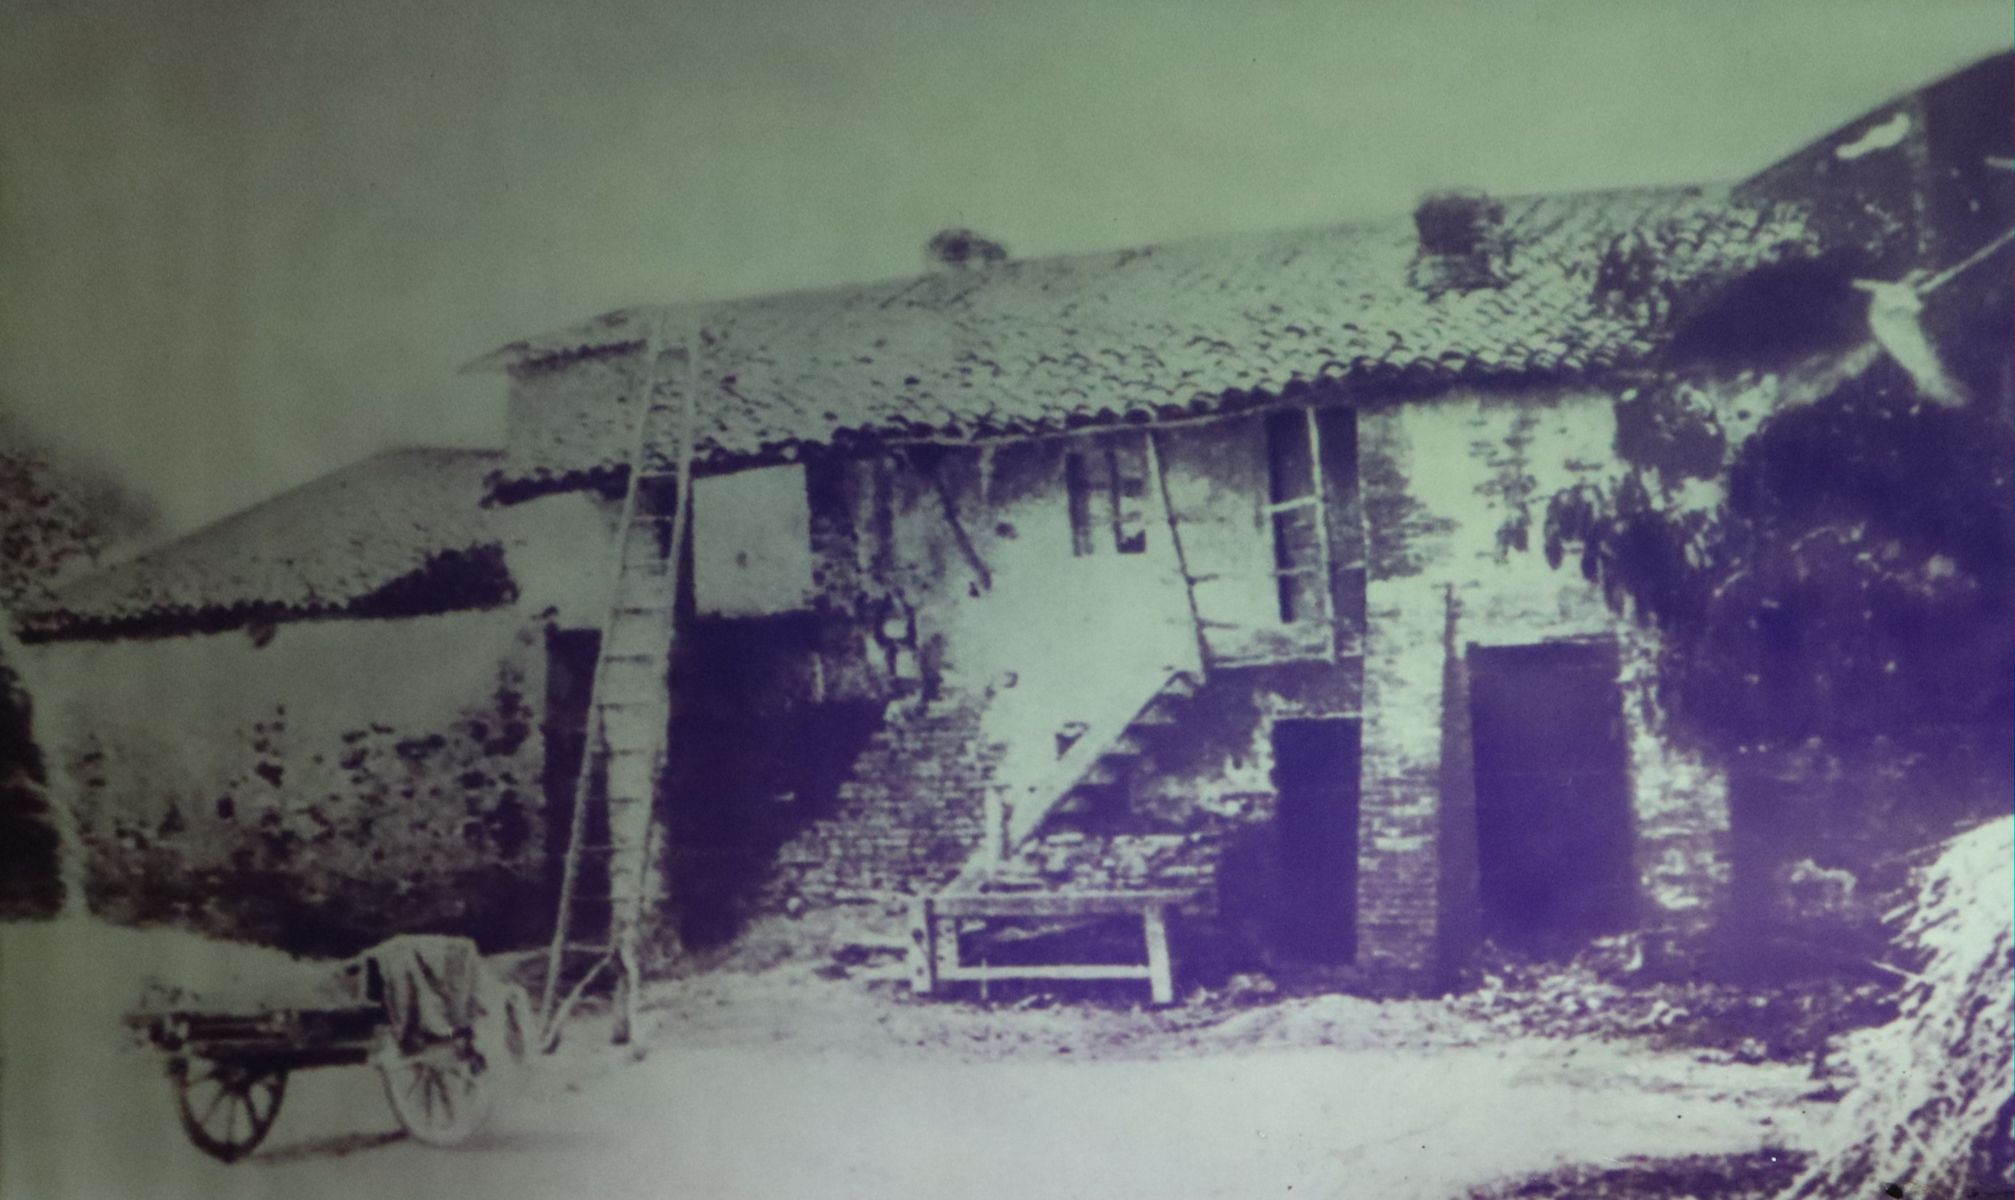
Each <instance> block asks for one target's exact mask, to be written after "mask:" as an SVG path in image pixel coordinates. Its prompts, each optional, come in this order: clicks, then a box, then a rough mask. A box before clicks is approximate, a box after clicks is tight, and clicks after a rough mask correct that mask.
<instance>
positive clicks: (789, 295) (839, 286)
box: [457, 180, 1740, 374]
mask: <svg viewBox="0 0 2015 1200" xmlns="http://www.w3.org/2000/svg"><path fill="white" fill-rule="evenodd" d="M1739 182H1740V181H1739V180H1715V181H1709V182H1692V183H1669V184H1635V185H1617V186H1611V187H1600V188H1582V189H1577V190H1574V191H1566V192H1516V193H1510V194H1506V195H1502V196H1493V198H1494V199H1497V200H1501V201H1503V202H1504V203H1506V204H1508V205H1520V206H1523V207H1525V208H1527V209H1530V208H1532V207H1536V206H1538V205H1541V204H1544V203H1546V202H1549V201H1553V202H1562V201H1586V202H1597V201H1601V200H1605V199H1615V198H1619V197H1624V196H1633V197H1643V198H1646V199H1651V198H1667V199H1672V198H1678V197H1681V196H1686V195H1688V194H1694V195H1698V196H1699V197H1701V198H1703V199H1705V198H1707V197H1708V196H1709V195H1710V193H1714V192H1732V191H1733V190H1734V189H1735V187H1736V186H1737V184H1738V183H1739ZM1412 219H1413V211H1412V210H1411V209H1408V210H1405V211H1399V212H1386V213H1382V214H1379V215H1376V216H1364V217H1353V218H1350V219H1348V220H1342V221H1324V222H1311V223H1308V224H1305V225H1287V226H1272V227H1269V228H1265V229H1244V230H1229V231H1223V232H1218V233H1198V234H1187V235H1183V236H1179V237H1171V238H1164V239H1160V240H1157V241H1146V242H1134V243H1131V244H1127V245H1118V246H1106V247H1102V248H1100V249H1096V250H1067V251H1059V252H1058V253H1055V254H1043V255H1037V256H1035V257H1031V258H1009V259H1007V260H1006V261H1004V262H1000V263H995V264H992V265H990V266H986V267H981V268H978V269H976V270H973V271H972V272H971V273H972V274H973V275H975V276H997V275H1001V274H1018V273H1021V272H1023V271H1026V270H1029V269H1032V268H1038V269H1039V268H1042V267H1055V266H1061V265H1069V264H1090V263H1093V262H1096V261H1097V260H1099V259H1101V258H1108V257H1115V256H1117V257H1123V258H1126V259H1127V260H1128V261H1131V260H1132V259H1134V258H1138V257H1144V256H1145V255H1146V254H1151V253H1155V252H1160V251H1165V250H1182V249H1185V248H1190V247H1197V248H1204V247H1209V246H1214V245H1217V246H1222V245H1229V244H1232V243H1235V242H1239V241H1245V240H1253V241H1260V240H1268V239H1291V238H1306V237H1313V236H1319V235H1325V234H1331V235H1333V234H1344V233H1351V232H1359V231H1368V230H1375V229H1379V228H1382V227H1386V226H1392V225H1399V224H1401V223H1403V222H1408V221H1411V220H1412ZM947 274H948V272H947V271H945V270H944V269H942V268H940V269H936V270H926V271H913V272H910V273H908V274H903V275H888V276H883V277H880V278H876V279H857V280H852V281H846V282H836V283H825V284H816V285H811V286H806V287H793V288H781V289H776V290H772V291H764V292H746V293H742V294H738V295H732V296H715V297H707V298H696V299H686V300H672V301H661V302H650V301H647V302H643V303H638V304H628V305H622V306H620V307H617V308H612V309H609V310H607V311H605V312H602V313H598V314H597V315H595V316H592V317H589V318H587V319H585V320H582V321H577V322H574V323H572V324H569V325H563V326H559V327H557V328H552V329H547V330H544V331H542V332H539V333H534V334H529V335H527V336H525V337H521V338H518V339H516V340H515V341H512V342H509V343H507V344H505V345H503V346H499V347H497V348H496V349H494V350H491V351H488V352H486V353H485V354H483V355H481V356H479V357H477V358H475V359H473V360H471V361H470V362H468V363H465V364H464V365H463V366H461V367H460V368H459V369H458V372H457V373H459V374H481V373H485V372H489V371H496V370H502V369H507V368H509V367H511V366H515V365H518V364H520V363H523V362H537V361H540V360H542V359H545V358H552V357H558V356H560V355H562V354H565V353H567V352H568V350H569V349H571V350H583V349H592V348H601V347H610V346H618V345H624V344H627V343H630V342H635V341H640V340H643V333H642V331H641V330H633V329H631V326H633V325H635V324H637V323H639V320H640V318H643V317H646V316H649V317H654V318H658V319H662V318H664V317H666V316H671V315H678V314H693V315H700V314H705V313H708V312H723V313H727V312H733V311H735V310H739V309H743V308H746V307H748V306H751V305H756V304H762V303H774V302H782V301H786V300H810V299H813V298H816V297H819V296H824V295H833V296H838V295H842V294H846V293H859V292H864V291H874V290H878V289H882V288H903V287H913V286H916V285H918V284H920V283H922V282H924V281H926V280H931V279H936V278H941V277H944V276H945V275H947ZM598 326H599V327H602V328H605V329H606V330H608V333H607V335H606V336H604V337H602V338H601V339H600V340H590V339H591V337H592V332H593V331H594V330H595V329H596V327H598ZM576 334H578V336H569V335H576ZM562 338H565V339H566V340H568V341H569V342H570V343H571V345H570V346H569V347H568V349H560V348H557V347H555V348H552V349H549V350H541V349H538V348H537V347H538V344H539V343H541V342H547V341H557V340H560V339H562Z"/></svg>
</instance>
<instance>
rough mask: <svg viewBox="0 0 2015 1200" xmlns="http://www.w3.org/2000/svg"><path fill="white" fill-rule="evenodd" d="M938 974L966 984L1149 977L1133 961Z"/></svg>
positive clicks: (951, 969) (953, 970)
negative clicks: (1027, 980)
mask: <svg viewBox="0 0 2015 1200" xmlns="http://www.w3.org/2000/svg"><path fill="white" fill-rule="evenodd" d="M938 977H939V978H940V979H943V980H944V981H946V982H947V983H968V982H992V981H995V980H1001V979H1150V978H1151V973H1150V968H1148V967H1147V966H1146V965H1144V964H1136V963H1031V964H1027V965H1023V966H1008V967H995V966H965V965H960V966H956V967H947V968H946V969H945V970H944V971H943V972H941V973H940V974H939V976H938ZM1160 1003H1167V1001H1161V1002H1160Z"/></svg>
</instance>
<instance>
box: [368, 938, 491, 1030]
mask: <svg viewBox="0 0 2015 1200" xmlns="http://www.w3.org/2000/svg"><path fill="white" fill-rule="evenodd" d="M360 958H361V959H362V960H363V961H364V963H365V964H367V969H368V970H369V971H370V972H371V973H372V974H373V975H374V976H375V977H376V978H377V980H378V982H379V985H380V987H381V988H382V995H383V998H384V1004H385V1016H386V1020H387V1022H388V1023H389V1025H390V1032H391V1036H392V1042H393V1044H395V1045H397V1046H400V1047H402V1048H404V1049H406V1050H408V1051H411V1050H416V1049H418V1048H419V1047H421V1046H424V1045H426V1044H427V1043H429V1042H437V1041H444V1040H446V1039H448V1038H452V1037H455V1036H456V1035H457V1034H461V1033H473V1034H474V1035H475V1036H476V1038H477V1040H478V1042H479V1043H487V1045H485V1046H484V1047H483V1048H484V1049H485V1050H486V1052H488V1051H489V1050H490V1049H492V1048H494V1049H496V1050H502V1051H504V1052H506V1053H508V1054H509V1055H510V1056H511V1057H513V1058H516V1057H519V1056H520V1055H522V1053H523V1049H522V1046H523V1041H524V1038H525V1036H526V1032H525V1031H526V1029H527V1013H528V1012H529V1010H530V1000H529V998H527V997H526V996H525V993H524V989H522V988H520V987H518V986H516V985H515V984H510V983H506V982H505V981H504V980H502V979H500V978H498V976H497V975H496V973H495V972H493V971H492V970H490V968H489V967H488V966H487V965H486V964H485V963H484V962H483V958H482V955H481V954H480V953H479V952H478V951H477V949H476V943H474V942H472V941H470V940H469V939H468V938H460V937H448V936H445V935H436V934H408V935H405V936H402V937H395V938H392V939H390V940H389V941H385V942H381V943H379V944H378V945H376V946H373V947H372V948H371V949H369V950H366V951H365V952H364V953H363V954H362V955H361V956H360Z"/></svg>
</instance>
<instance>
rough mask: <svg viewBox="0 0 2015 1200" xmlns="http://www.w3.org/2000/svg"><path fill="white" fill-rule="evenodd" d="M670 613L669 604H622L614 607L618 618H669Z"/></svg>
mask: <svg viewBox="0 0 2015 1200" xmlns="http://www.w3.org/2000/svg"><path fill="white" fill-rule="evenodd" d="M671 612H672V606H671V605H669V604H622V605H618V606H617V607H616V615H617V616H619V617H645V616H651V617H655V616H669V615H670V614H671Z"/></svg>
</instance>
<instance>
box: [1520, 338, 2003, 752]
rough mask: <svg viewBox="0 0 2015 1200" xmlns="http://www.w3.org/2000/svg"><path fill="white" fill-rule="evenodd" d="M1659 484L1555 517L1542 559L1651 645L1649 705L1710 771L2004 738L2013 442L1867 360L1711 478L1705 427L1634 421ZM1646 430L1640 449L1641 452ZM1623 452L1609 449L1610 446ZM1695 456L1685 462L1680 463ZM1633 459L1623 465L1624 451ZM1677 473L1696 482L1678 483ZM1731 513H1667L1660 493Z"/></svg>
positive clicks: (1647, 415)
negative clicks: (1567, 571)
mask: <svg viewBox="0 0 2015 1200" xmlns="http://www.w3.org/2000/svg"><path fill="white" fill-rule="evenodd" d="M1640 403H1642V404H1643V405H1644V406H1645V407H1644V409H1643V410H1642V411H1640V412H1639V413H1638V414H1637V415H1636V416H1635V417H1634V418H1633V421H1631V422H1624V421H1620V422H1619V427H1620V428H1621V429H1622V430H1623V438H1627V437H1629V436H1632V435H1633V433H1635V434H1637V435H1643V436H1651V437H1653V438H1654V439H1656V440H1659V441H1660V444H1661V445H1662V447H1663V448H1664V449H1665V451H1666V454H1665V458H1666V460H1667V462H1666V465H1665V467H1664V469H1657V468H1649V467H1638V468H1636V469H1633V470H1632V471H1631V472H1629V473H1628V474H1627V475H1626V476H1625V477H1624V478H1623V479H1622V481H1621V482H1620V484H1619V485H1618V486H1616V487H1615V488H1614V489H1613V490H1611V491H1607V492H1602V491H1596V490H1593V489H1587V488H1583V489H1577V490H1574V491H1570V492H1565V493H1562V494H1560V495H1558V496H1555V497H1554V498H1553V499H1552V501H1551V503H1550V504H1549V508H1548V513H1547V520H1546V534H1545V544H1546V552H1547V555H1548V557H1549V559H1551V560H1552V561H1553V562H1554V563H1555V565H1559V564H1560V563H1562V562H1564V561H1566V559H1567V558H1568V557H1569V556H1570V555H1572V556H1575V557H1577V558H1578V560H1579V564H1580V567H1581V570H1582V571H1583V573H1584V574H1585V575H1587V576H1588V577H1589V578H1590V579H1591V580H1594V581H1596V582H1597V583H1599V584H1600V585H1601V586H1602V588H1603V589H1604V592H1605V594H1606V595H1607V596H1608V597H1609V599H1610V600H1611V602H1612V604H1614V605H1615V606H1616V607H1618V608H1619V609H1627V610H1628V611H1630V612H1631V613H1632V614H1634V615H1635V616H1636V617H1637V618H1638V619H1639V620H1642V621H1644V622H1647V623H1649V624H1652V625H1654V626H1656V627H1657V628H1658V629H1659V631H1660V632H1661V633H1662V635H1663V636H1662V639H1661V645H1662V650H1661V661H1660V663H1659V689H1660V699H1661V701H1662V703H1663V706H1664V707H1665V709H1666V711H1667V712H1668V713H1669V714H1670V715H1671V717H1672V718H1673V719H1674V725H1675V729H1676V731H1678V732H1679V733H1681V734H1682V735H1685V736H1688V737H1690V738H1691V739H1692V740H1693V741H1695V742H1696V743H1697V744H1698V745H1700V746H1702V747H1704V748H1705V749H1707V750H1709V751H1710V752H1713V753H1716V754H1718V755H1721V756H1724V757H1726V756H1730V755H1734V754H1751V755H1771V754H1783V753H1787V752H1791V751H1795V750H1797V749H1799V748H1800V747H1806V746H1811V745H1827V746H1831V747H1835V748H1857V747H1858V748H1865V747H1891V748H1894V747H1916V748H1918V749H1922V750H1927V751H1928V752H1931V753H1934V754H1935V753H1939V752H1941V749H1942V748H1944V747H1949V746H1950V745H1952V744H1953V743H1954V739H1955V738H1958V739H1969V738H1970V739H1973V740H1975V741H1976V742H1977V741H1980V740H1981V739H1984V740H1985V741H1986V742H1989V743H1992V744H1995V745H1998V746H2001V747H2002V748H2003V749H2004V750H2005V747H2006V745H2007V742H2008V741H2009V736H2008V735H2009V731H2010V730H2011V729H2015V689H2011V681H2015V480H2011V474H2015V429H2011V428H2010V426H2009V424H2008V422H2007V420H2006V419H2005V417H2003V416H2002V415H2001V414H1999V413H1996V412H1994V411H1992V410H1991V409H1990V407H1989V406H1987V405H1985V404H1979V403H1973V404H1962V405H1958V406H1950V405H1947V404H1941V403H1936V402H1932V401H1930V400H1927V398H1926V397H1924V396H1922V395H1920V394H1919V392H1918V389H1917V384H1916V382H1915V381H1914V380H1913V378H1912V377H1911V376H1910V375H1909V374H1907V373H1906V372H1905V371H1903V370H1902V369H1900V368H1899V367H1898V366H1897V365H1896V364H1895V363H1894V362H1893V361H1892V360H1890V359H1881V360H1878V361H1877V363H1876V364H1875V365H1874V366H1873V367H1871V368H1870V369H1869V370H1867V371H1866V372H1864V373H1862V374H1861V375H1860V376H1858V377H1856V378H1853V379H1850V380H1848V381H1847V382H1846V383H1844V384H1842V385H1840V386H1839V387H1838V388H1837V389H1836V390H1835V391H1834V392H1832V393H1831V394H1830V395H1828V396H1826V397H1825V398H1823V399H1821V400H1819V401H1817V402H1816V403H1813V404H1810V405H1805V406H1801V407H1797V408H1793V409H1789V410H1787V411H1784V412H1781V413H1778V414H1777V415H1775V416H1773V417H1771V418H1770V419H1768V420H1767V421H1765V422H1764V423H1763V425H1762V426H1761V427H1760V428H1759V429H1758V430H1757V432H1756V433H1755V434H1754V435H1753V436H1752V437H1751V438H1750V439H1749V440H1748V441H1747V442H1745V443H1744V444H1743V445H1742V446H1741V447H1740V449H1739V450H1738V451H1737V453H1736V455H1735V457H1734V460H1733V463H1732V465H1730V466H1729V467H1728V469H1727V470H1726V471H1719V470H1718V469H1717V468H1716V467H1714V466H1713V465H1712V464H1714V463H1716V462H1717V461H1718V460H1719V459H1720V457H1721V448H1722V442H1721V434H1720V431H1719V429H1718V427H1717V426H1715V425H1714V422H1713V418H1712V414H1711V413H1706V414H1699V413H1695V414H1692V415H1691V416H1690V417H1689V415H1688V414H1687V413H1686V412H1685V411H1683V406H1675V405H1673V404H1672V403H1671V402H1670V400H1669V397H1667V398H1664V399H1663V401H1662V403H1663V407H1662V409H1661V407H1660V405H1661V398H1660V397H1653V398H1651V399H1648V400H1646V401H1642V402H1640ZM1647 431H1648V432H1647ZM1620 440H1623V439H1622V438H1620ZM1689 446H1690V447H1691V449H1690V451H1689V450H1688V449H1687V447H1689ZM1626 449H1628V447H1626ZM1675 460H1685V461H1690V462H1692V463H1693V466H1692V468H1690V470H1687V469H1682V470H1680V471H1676V472H1675V471H1674V470H1673V469H1672V467H1671V463H1672V462H1673V461H1675ZM1688 473H1691V474H1696V475H1702V476H1709V475H1712V476H1716V477H1718V479H1719V480H1720V482H1721V483H1722V484H1723V485H1724V493H1725V502H1723V503H1722V504H1720V505H1719V506H1713V507H1707V508H1702V509H1682V508H1680V507H1678V506H1676V505H1675V504H1674V503H1673V501H1672V493H1673V490H1674V489H1673V483H1674V482H1675V481H1674V479H1673V478H1672V477H1673V476H1674V475H1675V474H1679V475H1684V474H1688Z"/></svg>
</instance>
